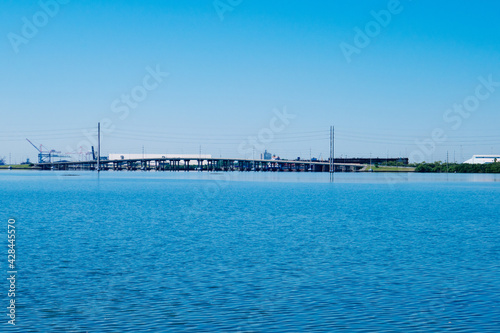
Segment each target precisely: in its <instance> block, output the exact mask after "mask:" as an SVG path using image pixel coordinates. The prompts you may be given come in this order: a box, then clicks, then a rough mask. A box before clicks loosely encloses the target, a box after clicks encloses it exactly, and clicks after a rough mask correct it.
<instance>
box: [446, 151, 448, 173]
mask: <svg viewBox="0 0 500 333" xmlns="http://www.w3.org/2000/svg"><path fill="white" fill-rule="evenodd" d="M448 171H449V168H448V151H446V173H448Z"/></svg>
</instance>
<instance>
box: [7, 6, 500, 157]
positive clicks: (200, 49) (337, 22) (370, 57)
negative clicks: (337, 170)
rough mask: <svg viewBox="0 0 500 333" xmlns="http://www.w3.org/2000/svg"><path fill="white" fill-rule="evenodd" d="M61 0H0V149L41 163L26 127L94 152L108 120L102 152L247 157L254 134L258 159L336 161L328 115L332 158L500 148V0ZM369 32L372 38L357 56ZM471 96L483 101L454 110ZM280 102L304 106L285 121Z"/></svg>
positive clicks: (48, 142) (58, 144)
mask: <svg viewBox="0 0 500 333" xmlns="http://www.w3.org/2000/svg"><path fill="white" fill-rule="evenodd" d="M55 1H56V0H46V1H38V2H37V1H22V2H20V1H4V3H3V4H2V12H1V13H0V36H1V37H2V38H1V39H0V49H1V52H0V70H1V74H2V75H1V76H0V84H1V87H2V97H3V98H1V99H0V111H1V121H0V157H2V156H4V157H6V158H7V160H8V159H9V154H11V155H10V156H11V157H12V162H20V161H21V160H24V159H26V158H27V157H29V158H30V159H32V160H35V159H36V151H35V149H34V148H33V147H31V146H30V145H29V143H28V142H26V141H25V138H29V139H30V140H32V141H33V142H34V143H35V144H37V145H38V144H43V145H44V146H45V147H47V148H50V149H56V150H59V151H62V152H63V153H66V152H78V151H80V148H79V147H82V151H86V150H87V146H89V145H90V144H91V143H92V140H93V139H92V135H94V132H95V127H96V124H97V122H99V121H102V120H104V121H105V122H106V123H107V125H109V126H111V127H112V129H109V130H107V131H106V132H105V133H104V134H103V139H102V142H103V148H102V150H103V154H107V153H141V152H142V149H143V148H142V147H144V150H145V151H146V152H147V153H198V152H199V150H200V146H201V149H202V152H203V153H206V154H212V155H214V156H219V155H222V156H228V157H237V156H245V157H251V156H248V155H249V151H250V150H249V149H248V148H249V147H250V146H252V144H250V142H252V140H249V137H253V138H254V139H256V141H257V143H258V144H257V145H255V144H254V145H255V148H256V149H255V155H258V154H260V153H261V151H260V150H261V148H265V149H268V150H269V151H271V152H273V153H276V154H278V155H280V156H281V157H282V158H295V157H297V156H302V157H303V158H308V157H309V156H310V155H312V156H315V157H319V156H321V157H327V155H328V152H329V143H328V129H329V126H330V125H334V126H335V130H336V147H335V148H336V157H340V156H369V155H370V154H371V155H372V156H379V157H386V156H387V155H389V156H402V155H404V156H409V155H410V157H412V158H413V159H416V160H418V159H421V160H426V161H430V160H444V159H445V158H446V152H447V151H448V152H449V156H450V160H452V159H453V156H455V159H456V160H458V161H461V159H462V160H465V159H467V158H469V157H470V155H472V154H490V153H497V154H500V133H499V130H498V124H499V121H500V112H499V111H500V85H499V84H496V82H500V66H499V60H500V21H499V20H498V13H499V12H500V4H499V3H498V2H495V1H483V2H481V4H475V3H472V2H467V3H465V2H453V3H452V2H439V3H436V2H432V1H408V0H401V1H400V2H399V4H398V3H397V1H396V2H394V1H392V0H391V1H357V2H353V1H310V2H305V1H256V0H254V1H249V0H244V1H237V0H220V1H219V0H218V1H215V2H214V1H201V0H200V1H189V2H186V1H168V0H162V1H147V2H146V3H144V2H141V1H126V2H125V3H124V2H123V1H85V2H83V1H68V0H65V1H62V0H61V1H60V3H59V2H55ZM217 6H218V8H219V12H218V9H217V8H216V7H217ZM47 8H48V9H47ZM220 8H225V11H224V12H221V9H220ZM391 8H392V9H394V8H396V9H397V10H393V13H391V11H390V9H391ZM381 11H383V12H381ZM372 12H375V13H378V15H379V16H380V15H382V17H384V16H383V13H387V12H388V13H389V14H390V16H389V17H390V19H388V20H387V16H385V18H386V21H385V22H383V23H384V24H382V23H380V22H377V21H376V20H375V18H374V16H373V13H372ZM381 13H382V14H381ZM49 14H50V15H49ZM26 22H28V23H26ZM27 24H28V25H30V24H33V26H34V27H35V28H36V30H37V31H36V32H33V31H30V30H29V29H27V28H26V25H27ZM36 24H38V26H37V25H36ZM367 27H368V29H370V28H372V29H375V30H367ZM357 28H359V30H361V31H362V33H363V34H367V38H368V40H369V44H368V45H362V47H357V49H358V52H357V53H353V54H351V55H350V57H348V58H349V60H350V61H348V59H347V58H346V56H345V55H344V53H343V51H342V48H341V45H347V44H348V45H351V46H353V47H356V41H355V38H356V35H357V31H359V30H357ZM367 31H368V32H367ZM27 32H28V34H26V33H27ZM30 33H31V34H30ZM368 35H370V36H368ZM358 37H359V36H358ZM20 40H22V42H20ZM343 43H344V44H343ZM359 45H361V44H359V43H358V46H359ZM16 51H17V52H16ZM156 69H159V70H160V71H161V72H162V73H166V72H168V76H166V75H165V76H163V77H161V78H160V80H161V82H158V81H154V80H153V78H148V75H150V71H155V70H156ZM479 78H482V79H479ZM144 80H146V82H147V83H149V86H150V88H151V89H150V90H149V89H148V90H145V88H144ZM488 81H490V84H489V86H487V87H486V86H484V82H488ZM491 81H492V82H493V83H491ZM153 86H154V88H153ZM478 86H480V87H479V88H478ZM478 89H479V90H478ZM488 89H489V90H488ZM477 91H479V92H480V96H481V98H480V99H479V98H478V97H477V96H476V94H477ZM144 92H146V95H144ZM133 93H135V96H136V97H140V98H138V99H137V100H135V102H134V100H132V102H133V107H131V106H130V105H129V106H126V105H127V104H125V102H123V101H122V97H123V96H124V95H129V96H132V94H133ZM141 93H142V95H141ZM486 95H487V96H486ZM463 103H471V104H469V105H468V108H469V109H470V110H472V111H470V112H469V111H467V112H463V113H462V114H459V113H457V112H455V111H453V110H452V111H447V110H450V109H452V108H453V105H454V104H458V105H460V104H463ZM119 107H122V109H119ZM123 107H126V108H128V110H127V114H125V111H124V109H123ZM120 110H121V111H120ZM277 110H279V112H283V110H286V112H287V113H289V114H291V115H293V116H294V118H293V119H291V118H290V119H289V121H288V122H287V123H286V124H285V123H283V124H281V123H280V126H278V127H279V128H278V127H276V126H274V127H273V126H271V123H273V118H274V117H276V114H275V112H277ZM115 111H116V112H115ZM281 125H284V126H281ZM436 130H438V133H439V134H440V135H438V136H436V135H434V136H433V134H432V133H433V131H434V132H435V131H436ZM270 131H271V134H270ZM434 134H436V132H435V133H434ZM259 135H260V138H259ZM89 137H91V138H90V139H89ZM254 141H255V140H254ZM418 142H420V145H419V144H418ZM243 146H244V147H245V149H242V147H243ZM252 153H253V151H252ZM72 156H73V157H74V158H81V155H77V154H75V155H72Z"/></svg>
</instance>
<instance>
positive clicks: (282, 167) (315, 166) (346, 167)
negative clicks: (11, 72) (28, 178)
mask: <svg viewBox="0 0 500 333" xmlns="http://www.w3.org/2000/svg"><path fill="white" fill-rule="evenodd" d="M332 165H333V167H334V171H335V172H353V171H359V170H360V169H362V168H363V167H364V166H365V165H364V164H361V163H337V162H334V163H331V161H317V160H312V161H311V160H281V159H280V160H263V159H241V158H194V157H192V158H133V159H113V160H104V159H101V160H100V161H97V160H91V161H77V162H68V161H65V162H51V163H36V164H35V167H37V168H39V169H42V170H97V169H99V170H101V171H106V170H114V171H126V170H129V171H132V170H144V171H150V170H156V171H176V172H177V171H185V172H187V171H198V172H202V171H282V172H330V171H331V170H330V168H331V167H332Z"/></svg>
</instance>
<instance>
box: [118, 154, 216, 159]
mask: <svg viewBox="0 0 500 333" xmlns="http://www.w3.org/2000/svg"><path fill="white" fill-rule="evenodd" d="M143 158H145V159H146V158H147V159H155V158H157V159H163V158H166V159H169V158H172V159H178V158H180V159H183V158H185V159H193V160H195V159H207V158H212V155H206V154H205V155H200V154H109V160H140V159H143Z"/></svg>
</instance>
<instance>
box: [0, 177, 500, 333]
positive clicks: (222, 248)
mask: <svg viewBox="0 0 500 333" xmlns="http://www.w3.org/2000/svg"><path fill="white" fill-rule="evenodd" d="M499 198H500V176H499V175H484V174H483V175H480V174H474V175H460V174H425V175H424V174H406V173H404V174H395V173H394V174H393V173H387V174H382V173H380V174H379V173H377V174H375V173H342V174H335V177H334V179H333V181H331V179H330V175H329V174H326V173H324V174H322V173H317V174H316V173H314V174H313V173H258V172H247V173H244V172H241V173H239V172H234V173H206V172H203V173H197V172H190V173H184V172H174V173H172V172H102V173H100V174H99V175H97V173H94V172H51V171H46V172H38V171H12V170H11V171H1V172H0V203H1V208H0V212H1V220H0V229H1V230H2V233H1V235H3V236H1V237H0V242H1V243H2V244H1V245H0V248H1V249H3V250H2V251H3V252H4V253H3V254H1V255H0V258H3V259H1V260H0V261H1V263H0V267H1V271H0V277H1V280H2V281H4V283H1V284H0V288H3V289H0V293H1V296H0V302H1V303H0V308H2V309H3V313H0V315H1V316H0V318H3V319H2V320H1V322H0V331H5V332H337V331H345V332H499V331H500V202H499ZM9 219H15V221H16V222H15V224H16V270H17V276H16V278H17V280H16V293H15V294H16V295H15V300H16V312H15V313H16V321H15V323H16V325H15V326H13V325H10V324H8V323H7V322H8V320H10V318H9V317H8V316H7V314H8V309H7V306H8V305H9V297H8V296H7V293H8V289H9V283H8V280H7V278H8V277H9V276H8V274H7V272H8V271H9V267H8V261H7V253H8V247H7V245H8V242H7V224H8V220H9Z"/></svg>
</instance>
